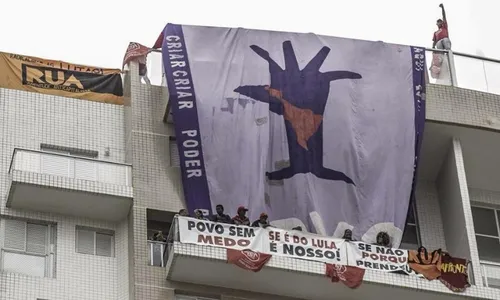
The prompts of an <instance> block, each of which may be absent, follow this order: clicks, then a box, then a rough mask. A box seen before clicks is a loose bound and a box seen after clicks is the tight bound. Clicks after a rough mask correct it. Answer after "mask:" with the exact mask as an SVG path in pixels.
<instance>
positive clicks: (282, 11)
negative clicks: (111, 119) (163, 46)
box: [0, 0, 500, 77]
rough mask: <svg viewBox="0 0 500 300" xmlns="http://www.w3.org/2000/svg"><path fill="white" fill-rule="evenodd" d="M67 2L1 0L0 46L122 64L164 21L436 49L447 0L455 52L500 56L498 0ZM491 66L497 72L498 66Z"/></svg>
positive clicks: (95, 63)
mask: <svg viewBox="0 0 500 300" xmlns="http://www.w3.org/2000/svg"><path fill="white" fill-rule="evenodd" d="M70 2H71V1H62V0H46V1H39V0H20V1H19V2H18V1H3V3H2V12H3V13H2V17H1V18H0V28H1V29H0V51H3V52H11V53H18V54H25V55H30V56H38V57H42V58H47V59H55V60H63V61H67V62H71V63H76V64H84V65H92V66H100V67H110V68H121V63H122V59H123V55H124V53H125V50H126V48H127V46H128V43H129V42H132V41H133V42H138V43H141V44H144V45H146V46H152V45H153V43H154V42H155V40H156V38H157V37H158V35H159V33H160V32H161V30H162V29H163V28H164V26H165V25H166V24H167V23H177V24H190V25H209V26H224V27H244V28H255V29H265V30H266V29H267V30H278V31H292V32H313V33H316V34H322V35H330V36H340V37H348V38H356V39H364V40H374V41H384V42H389V43H397V44H405V45H415V46H426V47H431V46H432V34H433V32H434V31H435V30H436V25H435V23H436V20H437V19H438V18H440V17H441V11H440V8H439V4H440V3H443V4H444V6H445V8H446V12H447V17H448V23H449V30H450V38H451V40H452V43H453V46H452V48H453V49H454V50H455V51H459V52H465V53H470V54H475V55H476V54H478V53H480V54H482V55H483V56H487V57H492V58H498V59H500V41H499V40H498V38H497V37H498V34H497V32H496V30H495V28H500V18H499V17H498V11H500V1H499V0H474V1H473V0H445V1H441V0H440V1H438V0H420V1H408V0H399V1H398V0H378V1H376V0H375V1H374V0H350V1H338V0H306V1H298V0H288V1H284V0H251V1H241V0H240V1H237V0H232V1H227V0H210V1H208V0H182V1H181V0H178V1H173V0H162V1H157V0H148V1H145V0H143V1H137V0H136V1H133V2H132V1H129V0H122V1H117V0H107V1H104V0H100V1H97V0H87V1H78V2H72V4H69V3H70ZM4 12H7V13H4ZM158 63H160V62H159V60H158ZM457 63H460V62H457ZM464 63H465V64H468V63H470V62H464ZM476 65H477V66H474V68H477V69H478V70H479V69H480V67H479V65H478V64H477V63H476ZM490 68H492V67H490ZM493 68H495V70H494V71H495V72H496V71H498V72H500V65H499V66H495V67H493ZM496 69H498V70H496ZM488 72H490V71H488ZM499 74H500V73H499ZM459 77H460V76H459Z"/></svg>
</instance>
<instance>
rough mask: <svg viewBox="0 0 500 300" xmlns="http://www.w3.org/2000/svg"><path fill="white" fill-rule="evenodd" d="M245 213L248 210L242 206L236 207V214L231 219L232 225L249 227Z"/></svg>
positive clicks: (248, 220)
mask: <svg viewBox="0 0 500 300" xmlns="http://www.w3.org/2000/svg"><path fill="white" fill-rule="evenodd" d="M247 211H248V209H247V208H246V207H244V206H240V207H238V214H237V215H236V216H234V218H233V222H234V224H236V225H246V226H250V219H248V217H247V216H246V214H247Z"/></svg>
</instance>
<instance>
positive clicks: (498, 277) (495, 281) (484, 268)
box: [480, 260, 500, 289]
mask: <svg viewBox="0 0 500 300" xmlns="http://www.w3.org/2000/svg"><path fill="white" fill-rule="evenodd" d="M480 263H481V277H482V278H483V285H484V286H486V287H491V288H497V289H500V263H496V262H491V261H484V260H482V261H480Z"/></svg>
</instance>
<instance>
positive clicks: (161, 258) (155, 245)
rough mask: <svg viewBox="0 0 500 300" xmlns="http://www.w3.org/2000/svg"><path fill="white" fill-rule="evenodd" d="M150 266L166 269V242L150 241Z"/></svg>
mask: <svg viewBox="0 0 500 300" xmlns="http://www.w3.org/2000/svg"><path fill="white" fill-rule="evenodd" d="M148 246H149V264H150V265H151V266H156V267H165V264H166V263H167V259H168V251H167V246H168V244H167V243H166V242H159V241H148Z"/></svg>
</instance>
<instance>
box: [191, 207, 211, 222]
mask: <svg viewBox="0 0 500 300" xmlns="http://www.w3.org/2000/svg"><path fill="white" fill-rule="evenodd" d="M194 215H195V218H196V219H198V220H205V221H208V219H207V218H205V216H204V215H203V211H202V210H201V209H197V210H195V211H194Z"/></svg>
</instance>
